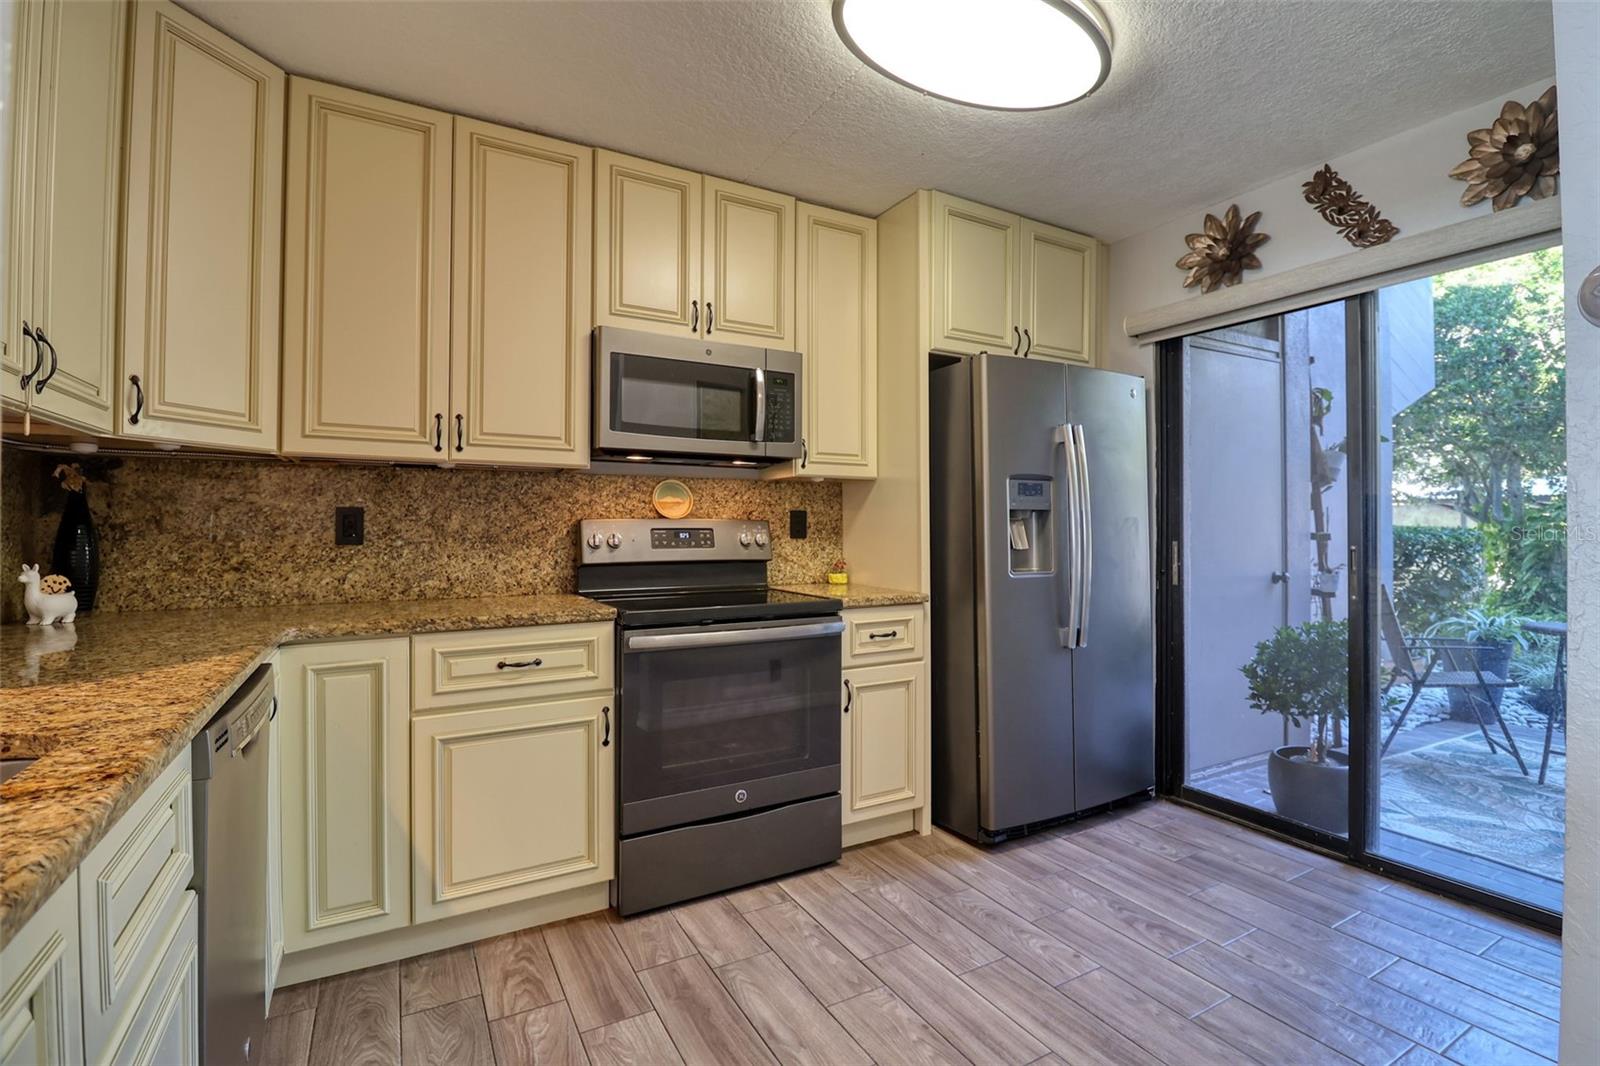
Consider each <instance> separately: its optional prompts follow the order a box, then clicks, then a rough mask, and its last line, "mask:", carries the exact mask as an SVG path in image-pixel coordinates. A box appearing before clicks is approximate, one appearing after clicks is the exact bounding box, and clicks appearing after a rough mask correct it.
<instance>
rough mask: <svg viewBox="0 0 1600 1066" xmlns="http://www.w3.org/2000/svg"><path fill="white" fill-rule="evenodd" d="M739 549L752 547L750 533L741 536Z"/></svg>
mask: <svg viewBox="0 0 1600 1066" xmlns="http://www.w3.org/2000/svg"><path fill="white" fill-rule="evenodd" d="M739 547H741V548H748V547H750V534H749V532H748V531H746V532H744V533H740V534H739Z"/></svg>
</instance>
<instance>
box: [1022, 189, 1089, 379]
mask: <svg viewBox="0 0 1600 1066" xmlns="http://www.w3.org/2000/svg"><path fill="white" fill-rule="evenodd" d="M1020 248H1021V262H1020V263H1019V265H1018V269H1017V277H1018V280H1019V283H1020V284H1021V287H1022V307H1021V315H1020V317H1021V320H1022V328H1023V330H1024V333H1023V338H1022V341H1023V350H1024V351H1025V352H1026V353H1027V354H1028V355H1030V356H1045V357H1047V358H1050V359H1065V360H1068V361H1070V362H1074V363H1092V362H1094V347H1095V335H1096V330H1097V329H1098V321H1097V316H1096V315H1095V310H1096V307H1097V305H1098V303H1099V290H1100V269H1099V267H1100V242H1098V241H1096V240H1095V239H1094V238H1093V237H1085V236H1084V235H1083V234H1081V233H1073V232H1072V231H1070V230H1064V229H1057V228H1056V227H1055V226H1046V225H1045V224H1044V223H1042V222H1034V221H1032V220H1030V219H1023V220H1022V241H1021V244H1020Z"/></svg>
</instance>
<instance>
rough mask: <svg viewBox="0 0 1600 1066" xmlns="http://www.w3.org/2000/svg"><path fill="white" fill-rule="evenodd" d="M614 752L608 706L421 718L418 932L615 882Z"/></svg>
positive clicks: (414, 782) (416, 730)
mask: <svg viewBox="0 0 1600 1066" xmlns="http://www.w3.org/2000/svg"><path fill="white" fill-rule="evenodd" d="M613 750H614V749H613V747H612V740H611V697H610V695H609V694H605V695H600V696H589V697H585V698H582V699H572V700H559V701H555V702H548V703H520V704H515V705H512V706H499V707H486V708H482V709H478V710H463V711H450V712H446V713H438V714H430V715H426V716H419V717H417V718H416V719H415V720H414V721H413V722H412V725H411V786H412V797H411V827H412V834H413V838H414V846H413V849H412V851H413V856H414V868H413V881H412V889H411V891H412V900H413V906H414V908H415V918H416V921H418V922H425V921H430V920H432V919H434V918H443V917H447V916H449V915H452V914H461V913H465V912H467V911H475V910H482V909H485V908H488V907H495V906H499V905H501V904H504V903H512V902H515V901H518V900H525V899H532V898H534V897H537V896H542V895H547V894H549V893H552V892H559V891H562V890H565V889H569V888H577V887H578V886H580V885H588V884H594V883H596V882H602V881H609V880H610V879H611V876H612V865H613V852H614V850H615V847H614V844H615V842H614V839H613V833H614V828H613V817H614V816H613V808H614V806H615V797H614V795H613V786H612V758H611V753H612V751H613Z"/></svg>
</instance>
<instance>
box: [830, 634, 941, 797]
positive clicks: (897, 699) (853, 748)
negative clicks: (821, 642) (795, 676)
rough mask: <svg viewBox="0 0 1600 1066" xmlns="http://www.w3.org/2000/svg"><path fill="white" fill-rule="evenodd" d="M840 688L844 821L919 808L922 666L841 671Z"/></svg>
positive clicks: (923, 730) (924, 698) (924, 670)
mask: <svg viewBox="0 0 1600 1066" xmlns="http://www.w3.org/2000/svg"><path fill="white" fill-rule="evenodd" d="M844 686H845V693H844V699H845V706H846V707H847V708H848V710H847V711H846V713H845V714H844V738H843V741H844V743H843V745H842V746H841V749H840V751H841V765H840V775H841V778H842V785H843V792H844V805H843V806H844V821H845V822H846V823H847V824H848V823H850V822H859V821H863V820H865V819H868V818H877V817H879V816H881V815H885V814H896V813H899V812H900V811H908V810H912V809H913V808H916V807H920V806H922V803H923V797H924V789H923V772H922V771H923V761H924V760H923V751H924V750H925V748H926V745H927V730H926V722H927V706H926V704H927V695H928V693H927V689H928V665H927V663H925V662H923V661H922V660H920V659H919V660H917V661H915V662H906V663H891V664H889V665H887V666H860V667H855V668H853V669H850V670H846V671H845V672H844Z"/></svg>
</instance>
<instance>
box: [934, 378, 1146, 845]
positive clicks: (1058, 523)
mask: <svg viewBox="0 0 1600 1066" xmlns="http://www.w3.org/2000/svg"><path fill="white" fill-rule="evenodd" d="M932 360H933V369H932V372H931V375H930V387H929V426H930V438H931V448H930V456H931V458H930V471H929V473H930V484H931V496H932V501H931V502H932V520H933V529H932V549H933V559H932V569H933V627H932V637H933V773H934V781H933V817H934V821H935V822H936V823H938V824H939V825H942V826H944V827H946V828H948V829H950V830H951V831H952V832H955V833H959V834H960V835H962V836H964V837H967V838H969V839H972V840H982V841H992V840H998V839H1003V838H1004V837H1006V836H1007V835H1010V834H1013V833H1016V832H1018V831H1020V830H1022V829H1024V828H1027V827H1030V826H1036V825H1039V824H1041V823H1047V822H1050V821H1053V820H1057V819H1061V818H1064V817H1067V816H1070V815H1072V814H1075V813H1077V812H1080V811H1085V810H1089V809H1091V808H1094V807H1098V806H1100V805H1102V804H1105V803H1109V802H1111V801H1113V800H1117V799H1121V798H1124V797H1126V796H1131V795H1134V794H1136V793H1140V792H1143V791H1145V790H1147V789H1149V788H1151V787H1152V786H1153V785H1154V784H1155V693H1154V689H1155V667H1154V662H1155V630H1154V622H1153V606H1152V605H1153V600H1154V588H1153V584H1152V581H1151V559H1150V552H1151V541H1150V466H1149V444H1148V441H1149V430H1148V419H1147V416H1146V410H1145V388H1144V379H1142V378H1138V377H1133V376H1131V375H1128V374H1116V373H1111V372H1109V371H1104V370H1093V369H1090V368H1087V367H1073V366H1067V365H1065V364H1062V363H1057V362H1053V361H1049V360H1045V359H1019V358H1016V357H1014V356H1010V355H1003V356H1002V355H978V356H965V357H946V356H939V355H934V356H933V357H932Z"/></svg>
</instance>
